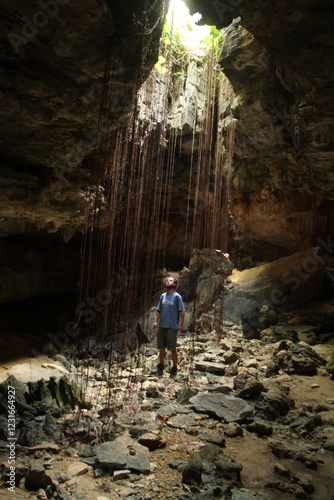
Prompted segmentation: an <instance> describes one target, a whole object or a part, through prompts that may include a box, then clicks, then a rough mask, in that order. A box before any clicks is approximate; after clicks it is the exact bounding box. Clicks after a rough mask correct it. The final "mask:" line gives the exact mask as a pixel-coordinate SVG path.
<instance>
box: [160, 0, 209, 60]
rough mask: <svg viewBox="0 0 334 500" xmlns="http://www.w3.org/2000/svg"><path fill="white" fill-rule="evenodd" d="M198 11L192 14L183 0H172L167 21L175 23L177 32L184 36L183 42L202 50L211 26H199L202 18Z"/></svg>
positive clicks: (189, 46)
mask: <svg viewBox="0 0 334 500" xmlns="http://www.w3.org/2000/svg"><path fill="white" fill-rule="evenodd" d="M201 17H202V16H201V14H199V13H198V12H197V13H196V14H193V15H192V16H191V15H190V13H189V9H188V7H187V6H186V5H185V4H184V3H183V1H182V0H171V1H170V6H169V11H168V14H167V22H169V23H173V25H174V28H175V30H176V32H178V33H180V35H181V36H182V43H183V44H184V46H185V47H188V48H189V49H190V50H198V51H201V44H202V42H203V40H204V39H205V38H207V37H208V36H209V35H210V26H198V25H197V24H196V23H197V21H199V20H200V19H201Z"/></svg>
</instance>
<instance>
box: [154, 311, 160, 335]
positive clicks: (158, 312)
mask: <svg viewBox="0 0 334 500" xmlns="http://www.w3.org/2000/svg"><path fill="white" fill-rule="evenodd" d="M159 319H160V311H157V312H156V313H155V321H154V323H153V329H154V330H156V329H157V326H158V323H159Z"/></svg>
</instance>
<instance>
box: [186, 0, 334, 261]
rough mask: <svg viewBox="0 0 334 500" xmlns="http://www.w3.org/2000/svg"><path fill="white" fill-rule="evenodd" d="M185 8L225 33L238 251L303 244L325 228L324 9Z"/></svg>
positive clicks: (329, 133) (331, 183) (320, 5)
mask: <svg viewBox="0 0 334 500" xmlns="http://www.w3.org/2000/svg"><path fill="white" fill-rule="evenodd" d="M186 3H187V5H189V7H190V9H191V11H192V12H196V11H200V12H201V14H202V15H203V19H202V21H201V22H202V23H203V24H206V23H207V24H215V25H216V26H217V27H219V28H223V27H227V29H226V33H225V39H224V45H223V49H222V54H221V59H220V64H221V66H222V69H223V71H224V73H225V75H226V76H227V78H228V79H229V82H230V84H231V86H232V87H233V89H234V91H235V99H234V102H233V104H232V112H233V115H234V117H235V118H236V120H237V122H236V130H235V146H234V156H233V158H234V162H233V166H234V179H233V187H234V201H233V203H232V206H231V211H232V214H233V217H234V222H235V227H236V230H237V233H238V238H239V243H240V247H239V250H240V251H241V252H242V251H244V252H245V253H248V254H253V255H255V256H256V258H258V259H268V260H272V259H273V258H277V257H281V256H283V255H288V254H289V253H290V252H294V251H297V250H299V249H301V248H307V246H311V244H314V243H315V240H316V237H317V236H318V235H319V234H320V235H322V236H324V233H326V231H327V234H325V236H327V235H328V231H330V229H329V226H330V225H331V224H332V221H333V202H332V200H333V196H334V178H333V169H332V164H333V152H334V151H333V118H332V117H333V84H332V83H333V79H334V71H333V67H334V66H333V50H332V44H333V39H332V32H333V17H332V16H331V14H330V8H331V7H330V2H329V1H328V0H322V1H321V2H317V1H315V0H307V1H306V2H304V1H303V2H302V1H297V2H294V3H293V6H292V5H291V2H288V1H287V0H279V1H278V2H276V3H275V6H274V7H273V8H272V9H271V8H268V3H267V2H265V1H263V0H257V1H256V2H255V3H254V2H253V1H250V0H242V1H241V0H240V1H233V2H230V1H228V0H226V1H225V0H222V1H221V2H206V1H204V0H186ZM328 224H329V226H328ZM330 227H332V226H330ZM301 235H303V238H301ZM312 238H313V241H312Z"/></svg>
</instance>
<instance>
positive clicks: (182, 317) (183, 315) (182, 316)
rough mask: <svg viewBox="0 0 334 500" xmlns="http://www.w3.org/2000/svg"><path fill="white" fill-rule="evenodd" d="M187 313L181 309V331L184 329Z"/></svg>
mask: <svg viewBox="0 0 334 500" xmlns="http://www.w3.org/2000/svg"><path fill="white" fill-rule="evenodd" d="M185 315H186V312H185V311H180V323H179V332H182V331H183V323H184V317H185Z"/></svg>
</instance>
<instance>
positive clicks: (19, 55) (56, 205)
mask: <svg viewBox="0 0 334 500" xmlns="http://www.w3.org/2000/svg"><path fill="white" fill-rule="evenodd" d="M107 3H108V7H109V8H106V4H105V3H104V2H102V1H100V0H93V1H92V2H91V1H86V0H84V1H79V0H70V1H69V0H58V1H56V0H45V1H44V0H41V1H40V2H38V3H25V4H22V2H18V1H14V2H10V1H5V2H2V7H1V11H2V12H1V13H2V16H1V23H0V34H1V43H2V84H1V98H2V106H1V123H2V138H3V141H2V143H1V153H0V154H1V160H2V161H1V163H2V165H1V168H0V181H1V190H0V211H1V219H0V232H3V233H18V232H23V231H24V232H27V231H31V230H32V229H35V230H36V229H37V230H40V229H43V228H46V229H47V230H48V231H50V232H55V231H57V230H58V229H61V231H62V232H63V233H64V234H65V233H66V232H67V233H68V232H69V234H68V236H71V235H72V234H73V232H74V231H75V230H76V229H77V228H78V227H79V226H80V225H81V224H82V222H83V220H84V212H85V204H86V203H87V201H88V200H89V189H88V188H89V181H90V178H91V175H92V173H93V172H94V162H93V160H92V158H91V159H90V160H89V155H90V153H91V152H92V150H93V149H94V147H95V146H96V145H97V142H101V141H103V140H105V138H106V136H107V135H108V134H110V133H111V132H112V130H113V128H115V126H116V125H117V126H119V125H120V122H123V123H124V122H125V121H126V119H127V108H128V105H129V102H130V101H131V97H132V93H133V92H134V91H135V90H136V89H137V88H138V86H139V85H140V83H141V80H142V79H143V78H145V76H147V75H148V72H149V71H150V69H151V67H152V66H153V64H154V63H155V60H156V53H157V50H158V46H159V37H160V33H161V29H162V24H163V14H164V10H163V8H162V5H163V3H162V2H161V1H159V2H157V4H156V8H155V9H151V10H150V12H149V13H147V12H146V11H145V9H144V8H143V6H142V5H140V3H139V4H138V2H136V1H134V0H127V1H126V2H120V1H119V0H116V1H112V2H107ZM146 22H147V23H149V24H150V30H147V33H144V35H143V31H145V23H146ZM143 52H144V53H143ZM106 61H109V65H110V67H111V71H110V79H109V80H108V81H106V80H105V78H104V74H105V66H106ZM106 87H110V88H112V102H111V103H110V111H109V114H108V116H107V117H106V118H105V122H106V123H105V124H104V127H102V135H101V136H100V137H99V139H97V138H96V129H97V125H98V119H99V108H100V99H101V93H102V91H103V90H105V89H106ZM84 158H86V160H85V163H84V164H82V162H83V159H84ZM66 239H67V237H66V235H65V240H66Z"/></svg>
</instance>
